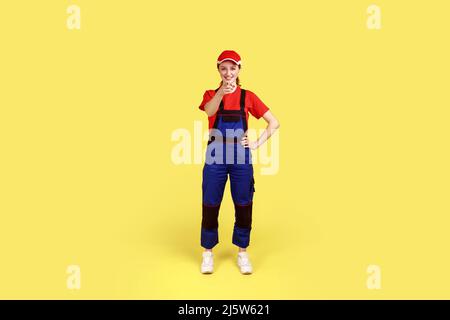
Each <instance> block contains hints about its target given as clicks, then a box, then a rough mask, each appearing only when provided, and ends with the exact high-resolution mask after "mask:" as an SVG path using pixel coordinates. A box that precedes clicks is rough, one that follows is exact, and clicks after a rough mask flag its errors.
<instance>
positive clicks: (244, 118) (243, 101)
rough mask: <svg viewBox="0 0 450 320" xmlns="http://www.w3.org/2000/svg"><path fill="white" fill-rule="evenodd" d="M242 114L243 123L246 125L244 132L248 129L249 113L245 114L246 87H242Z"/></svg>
mask: <svg viewBox="0 0 450 320" xmlns="http://www.w3.org/2000/svg"><path fill="white" fill-rule="evenodd" d="M240 104H241V114H242V125H243V126H244V132H246V131H247V115H246V114H245V89H241V103H240Z"/></svg>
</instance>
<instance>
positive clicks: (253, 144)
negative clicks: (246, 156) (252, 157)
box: [241, 136, 258, 150]
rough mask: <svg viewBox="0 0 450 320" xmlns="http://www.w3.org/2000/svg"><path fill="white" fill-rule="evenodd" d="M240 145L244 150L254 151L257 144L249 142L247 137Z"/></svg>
mask: <svg viewBox="0 0 450 320" xmlns="http://www.w3.org/2000/svg"><path fill="white" fill-rule="evenodd" d="M241 145H242V146H244V147H245V148H250V149H251V150H255V149H257V148H258V144H257V143H256V141H249V140H248V138H247V136H244V137H243V138H242V139H241Z"/></svg>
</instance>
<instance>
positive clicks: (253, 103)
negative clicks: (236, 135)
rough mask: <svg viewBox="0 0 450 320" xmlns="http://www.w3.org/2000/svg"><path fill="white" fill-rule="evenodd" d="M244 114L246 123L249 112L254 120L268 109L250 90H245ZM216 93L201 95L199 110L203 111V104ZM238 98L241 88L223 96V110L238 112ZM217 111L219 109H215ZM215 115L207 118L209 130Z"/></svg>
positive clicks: (206, 92)
mask: <svg viewBox="0 0 450 320" xmlns="http://www.w3.org/2000/svg"><path fill="white" fill-rule="evenodd" d="M245 91H246V95H245V114H246V120H247V122H248V113H249V112H250V113H251V114H252V115H253V116H254V117H255V118H256V119H259V118H261V117H262V116H263V115H264V113H266V111H267V110H269V108H268V107H267V106H266V105H265V104H264V103H263V102H262V101H261V100H260V99H259V98H258V96H257V95H256V94H254V93H253V92H251V91H250V90H247V89H245ZM215 94H216V92H215V91H214V90H206V91H205V93H204V94H203V101H202V103H201V104H200V106H199V107H198V108H199V109H200V110H203V111H204V110H205V104H207V103H208V102H209V100H211V99H212V98H213V97H214V95H215ZM240 97H241V87H240V86H238V87H237V88H236V90H235V91H234V92H233V93H228V94H226V95H224V96H223V98H222V101H223V108H224V110H239V109H240V108H241V107H240ZM217 111H219V108H217ZM216 114H217V112H216V113H215V114H213V115H212V116H211V117H208V121H209V129H211V128H212V127H213V125H214V121H215V120H216Z"/></svg>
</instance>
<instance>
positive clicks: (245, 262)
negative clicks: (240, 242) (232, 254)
mask: <svg viewBox="0 0 450 320" xmlns="http://www.w3.org/2000/svg"><path fill="white" fill-rule="evenodd" d="M237 264H238V266H239V269H241V273H242V274H251V273H252V272H253V267H252V264H251V262H250V258H249V256H248V253H247V252H245V251H244V252H239V253H238V258H237Z"/></svg>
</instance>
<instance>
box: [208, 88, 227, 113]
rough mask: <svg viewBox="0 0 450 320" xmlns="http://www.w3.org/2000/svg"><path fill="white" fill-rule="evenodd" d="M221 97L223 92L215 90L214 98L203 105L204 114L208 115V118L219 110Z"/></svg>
mask: <svg viewBox="0 0 450 320" xmlns="http://www.w3.org/2000/svg"><path fill="white" fill-rule="evenodd" d="M222 97H223V92H222V91H221V90H217V92H216V94H215V95H214V97H213V98H212V99H211V100H210V101H208V103H207V104H205V112H206V114H207V115H208V117H211V116H212V115H213V114H215V113H216V112H217V109H218V108H219V105H220V101H221V100H222Z"/></svg>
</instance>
